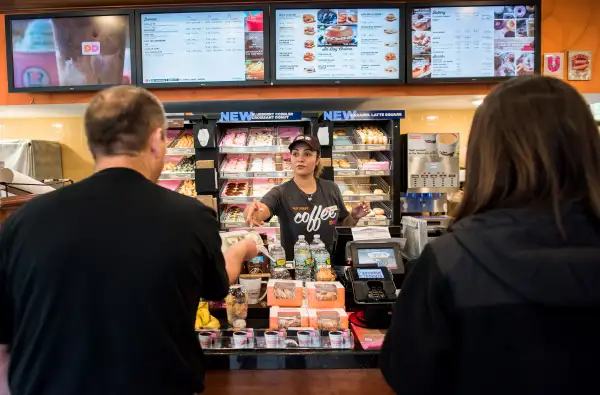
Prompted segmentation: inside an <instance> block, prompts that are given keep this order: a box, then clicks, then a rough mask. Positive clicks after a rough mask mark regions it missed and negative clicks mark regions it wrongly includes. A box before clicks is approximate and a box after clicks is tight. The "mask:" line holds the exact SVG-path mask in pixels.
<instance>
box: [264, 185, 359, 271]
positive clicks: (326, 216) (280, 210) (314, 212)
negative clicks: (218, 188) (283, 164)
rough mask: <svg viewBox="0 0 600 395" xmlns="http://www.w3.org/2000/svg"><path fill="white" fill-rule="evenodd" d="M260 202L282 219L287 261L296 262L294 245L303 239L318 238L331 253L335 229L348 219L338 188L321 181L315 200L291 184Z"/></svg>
mask: <svg viewBox="0 0 600 395" xmlns="http://www.w3.org/2000/svg"><path fill="white" fill-rule="evenodd" d="M261 202H262V203H264V204H265V205H266V206H267V207H268V208H269V210H270V211H271V215H276V216H277V217H278V218H279V224H280V228H281V244H282V246H283V248H284V249H285V255H286V259H287V260H288V261H291V260H293V259H294V244H295V243H296V241H298V236H300V235H304V236H306V240H307V241H308V242H309V243H310V242H311V241H312V240H313V237H314V235H315V234H318V235H319V236H320V237H321V240H323V243H325V245H326V246H327V249H329V251H330V252H331V247H332V245H333V238H334V236H335V227H336V226H339V225H340V224H341V222H342V221H343V220H344V219H345V218H346V217H347V216H348V210H347V209H346V207H345V206H344V201H343V199H342V194H341V192H340V189H339V188H338V186H337V185H336V184H335V183H334V182H332V181H329V180H322V179H320V178H319V179H317V190H316V192H315V193H314V194H313V195H312V200H309V197H308V195H306V194H305V193H303V192H302V191H301V190H300V188H298V186H297V185H296V183H295V182H294V180H290V181H287V182H285V183H283V184H281V185H278V186H276V187H274V188H273V189H271V190H270V191H269V192H268V193H267V194H266V195H265V196H264V197H263V198H262V200H261Z"/></svg>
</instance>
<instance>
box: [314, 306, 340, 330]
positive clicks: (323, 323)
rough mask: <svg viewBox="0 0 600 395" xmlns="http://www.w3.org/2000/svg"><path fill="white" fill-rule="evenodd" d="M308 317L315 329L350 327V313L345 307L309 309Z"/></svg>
mask: <svg viewBox="0 0 600 395" xmlns="http://www.w3.org/2000/svg"><path fill="white" fill-rule="evenodd" d="M308 319H309V325H310V326H311V328H314V329H325V330H328V331H334V330H338V329H348V314H346V311H345V310H344V309H340V308H338V309H308Z"/></svg>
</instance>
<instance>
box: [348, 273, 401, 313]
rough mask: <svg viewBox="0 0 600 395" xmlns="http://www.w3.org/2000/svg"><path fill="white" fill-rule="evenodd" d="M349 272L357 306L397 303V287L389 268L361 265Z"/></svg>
mask: <svg viewBox="0 0 600 395" xmlns="http://www.w3.org/2000/svg"><path fill="white" fill-rule="evenodd" d="M349 272H350V273H349V274H350V279H351V281H352V290H353V293H354V301H355V302H356V303H357V304H389V303H394V302H395V301H396V286H395V285H394V280H393V279H392V276H391V273H390V271H389V270H388V269H387V268H385V267H380V266H378V265H360V266H359V267H357V266H354V267H352V268H351V269H350V270H349Z"/></svg>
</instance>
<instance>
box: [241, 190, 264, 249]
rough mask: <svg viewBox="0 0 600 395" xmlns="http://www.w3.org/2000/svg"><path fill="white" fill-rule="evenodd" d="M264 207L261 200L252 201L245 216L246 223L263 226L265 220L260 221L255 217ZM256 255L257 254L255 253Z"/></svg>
mask: <svg viewBox="0 0 600 395" xmlns="http://www.w3.org/2000/svg"><path fill="white" fill-rule="evenodd" d="M262 211H263V209H262V207H261V204H260V202H256V201H254V202H252V203H250V204H249V205H248V207H246V211H245V216H246V223H247V224H248V225H250V226H263V225H264V224H265V222H264V221H259V220H257V219H256V218H255V216H256V214H258V213H260V212H262ZM255 256H256V255H255Z"/></svg>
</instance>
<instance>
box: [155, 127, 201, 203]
mask: <svg viewBox="0 0 600 395" xmlns="http://www.w3.org/2000/svg"><path fill="white" fill-rule="evenodd" d="M192 127H193V125H192V124H191V123H190V122H188V121H184V120H183V119H180V118H178V119H169V120H168V121H167V131H166V133H165V134H166V142H167V153H166V157H165V164H164V166H163V170H162V173H161V174H160V177H159V181H158V184H159V185H160V186H162V187H165V188H167V189H170V190H172V191H176V192H179V193H181V194H183V195H187V196H190V197H196V196H197V193H196V184H195V182H194V180H195V176H196V174H195V169H196V156H195V152H196V151H195V149H194V135H193V131H192Z"/></svg>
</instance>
